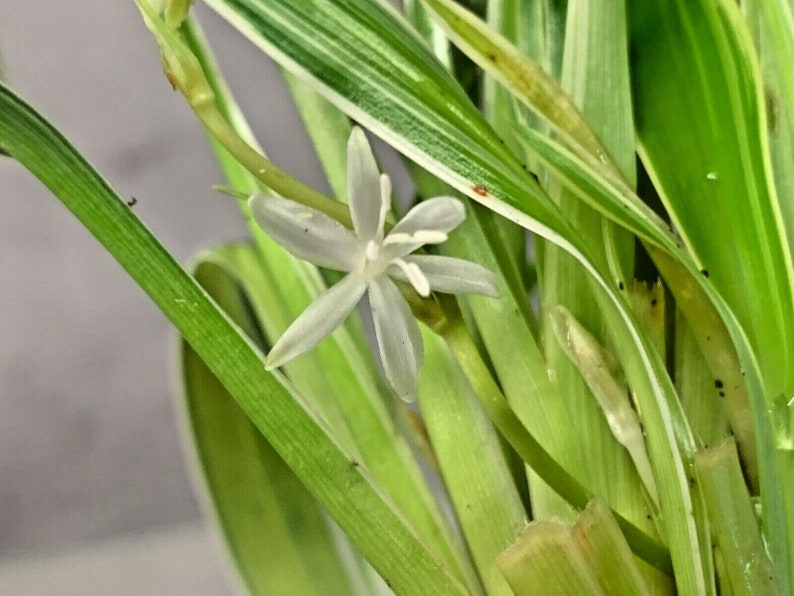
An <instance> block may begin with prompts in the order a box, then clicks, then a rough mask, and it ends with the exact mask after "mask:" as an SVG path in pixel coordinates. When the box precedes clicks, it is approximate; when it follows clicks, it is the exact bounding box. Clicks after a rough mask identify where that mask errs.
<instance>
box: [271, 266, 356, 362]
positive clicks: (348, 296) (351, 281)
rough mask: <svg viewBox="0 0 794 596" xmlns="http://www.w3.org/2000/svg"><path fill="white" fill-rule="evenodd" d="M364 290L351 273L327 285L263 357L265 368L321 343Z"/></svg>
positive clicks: (348, 311)
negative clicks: (265, 357)
mask: <svg viewBox="0 0 794 596" xmlns="http://www.w3.org/2000/svg"><path fill="white" fill-rule="evenodd" d="M366 289H367V285H366V282H364V280H363V279H361V277H360V276H358V275H355V274H352V273H351V274H349V275H347V276H345V277H344V278H343V279H342V280H341V281H340V282H339V283H338V284H336V285H334V286H331V287H330V288H328V289H327V290H326V291H325V292H324V293H323V294H321V295H320V296H319V297H318V298H317V299H316V300H315V301H314V302H312V303H311V304H310V305H309V306H308V307H307V308H306V310H304V311H303V312H302V313H301V314H300V316H299V317H298V318H297V319H295V320H294V321H293V322H292V325H290V326H289V327H288V328H287V330H286V331H285V332H284V333H283V334H282V335H281V337H280V338H279V339H278V341H277V342H276V344H275V345H274V346H273V349H271V350H270V352H269V353H268V355H267V359H266V360H265V362H266V364H267V367H268V369H272V368H278V367H279V366H281V365H282V364H284V363H285V362H289V361H290V360H292V359H293V358H296V357H298V356H300V355H301V354H303V353H304V352H308V351H309V350H311V349H312V348H313V347H314V346H316V345H317V344H318V343H320V341H321V340H322V339H323V338H324V337H325V336H326V335H328V334H330V333H331V332H332V331H333V330H334V329H335V328H336V327H337V325H339V323H341V322H342V320H343V319H344V318H345V317H346V316H347V315H348V314H350V311H351V310H353V308H354V307H355V306H356V304H358V302H359V300H361V297H362V296H363V295H364V292H365V291H366Z"/></svg>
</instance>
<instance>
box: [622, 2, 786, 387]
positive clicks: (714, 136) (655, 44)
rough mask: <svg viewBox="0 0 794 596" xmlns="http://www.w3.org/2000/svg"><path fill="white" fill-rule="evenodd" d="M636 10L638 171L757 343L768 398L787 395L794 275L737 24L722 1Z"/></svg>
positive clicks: (757, 91)
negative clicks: (646, 173) (642, 172)
mask: <svg viewBox="0 0 794 596" xmlns="http://www.w3.org/2000/svg"><path fill="white" fill-rule="evenodd" d="M632 4H633V10H632V17H631V22H632V29H633V31H632V40H633V43H634V45H635V47H636V51H635V52H634V56H635V60H634V63H633V66H634V79H633V81H634V91H635V100H636V106H637V130H638V134H639V137H640V141H641V149H642V151H641V155H642V157H643V162H644V163H645V165H646V168H647V169H648V171H649V173H650V175H651V177H652V179H653V180H654V185H655V187H656V188H657V190H658V191H659V192H660V194H661V197H662V200H663V201H664V204H665V207H666V208H667V211H668V213H669V214H670V216H671V218H672V221H673V223H674V224H675V226H676V227H677V229H678V231H679V233H680V234H681V236H682V238H683V240H684V243H685V244H686V245H687V247H688V249H689V250H690V251H691V253H692V255H693V258H694V259H695V261H696V263H697V265H698V268H699V269H701V270H702V271H705V272H707V273H704V275H708V280H709V283H710V284H711V285H713V286H714V287H715V289H716V290H717V291H718V292H719V293H720V294H721V295H722V296H723V297H724V298H725V300H726V302H727V303H728V305H729V306H730V307H731V309H732V310H733V312H734V313H735V314H736V317H737V318H738V319H739V321H740V322H741V324H742V326H743V328H744V329H745V331H746V332H747V334H748V336H749V337H750V340H751V342H752V345H753V346H754V348H755V352H756V354H757V355H758V358H759V361H760V363H761V366H762V369H763V372H764V378H765V381H766V387H767V395H768V396H774V395H777V394H779V393H781V392H782V391H784V390H788V391H791V390H793V389H794V368H792V367H791V362H792V361H794V285H793V284H794V272H792V264H791V254H790V253H789V250H788V244H787V242H786V239H785V233H784V231H783V225H782V221H781V216H780V212H779V210H778V206H777V200H776V196H775V189H774V185H773V183H772V181H771V179H770V178H769V174H770V164H769V155H768V152H767V148H766V132H765V130H766V122H765V119H764V118H763V107H762V106H763V96H762V93H761V87H760V80H759V78H760V77H759V72H758V66H757V63H756V57H755V56H754V53H753V51H752V46H751V43H750V38H749V35H748V32H747V30H746V27H745V25H744V23H743V21H742V18H741V14H740V13H739V10H738V8H737V7H736V5H735V3H732V2H727V1H726V2H717V1H715V0H710V1H707V2H700V3H695V4H692V3H688V4H686V5H685V6H684V5H682V4H680V3H675V2H658V3H652V4H649V3H646V2H633V3H632ZM660 88H662V89H664V88H667V89H676V90H679V92H676V93H659V92H658V90H659V89H660ZM681 131H686V134H681ZM692 197H697V200H692ZM727 243H730V246H731V250H725V247H726V244H727ZM759 313H763V316H758V315H759Z"/></svg>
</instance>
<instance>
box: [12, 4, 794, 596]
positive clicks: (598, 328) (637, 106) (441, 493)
mask: <svg viewBox="0 0 794 596" xmlns="http://www.w3.org/2000/svg"><path fill="white" fill-rule="evenodd" d="M136 3H137V5H138V7H139V8H140V10H141V13H142V15H143V19H144V21H145V23H146V25H147V26H148V27H149V28H150V30H151V31H152V33H153V35H154V38H155V39H156V41H157V43H158V45H159V48H160V52H161V55H162V58H163V66H164V70H165V73H166V76H167V77H168V79H169V81H170V82H171V84H172V85H173V86H174V88H176V89H179V90H180V91H181V92H182V93H183V94H184V96H185V98H186V100H187V102H188V104H189V105H190V107H191V108H192V109H193V110H194V111H195V113H196V115H197V117H198V120H199V121H200V122H201V123H202V125H203V126H204V127H205V128H206V130H207V132H208V137H209V142H210V144H211V146H212V148H213V149H214V150H215V152H216V154H217V157H218V160H219V163H220V164H221V167H222V169H223V172H224V173H225V176H226V181H225V182H224V183H223V184H224V187H223V189H222V190H223V191H224V192H226V193H227V194H230V195H232V196H233V197H236V199H237V202H238V205H239V207H240V209H241V210H242V213H243V215H244V217H245V218H246V219H247V220H248V221H249V223H250V230H251V241H250V242H248V243H237V244H225V245H221V246H217V247H212V248H208V249H207V250H206V251H205V252H203V253H202V254H200V255H198V256H197V258H196V260H195V261H194V262H193V263H192V265H191V267H192V271H191V273H190V274H189V273H187V272H186V271H185V270H183V269H182V268H181V267H180V266H179V265H178V264H177V263H176V262H175V261H174V259H173V258H172V257H171V256H170V255H169V253H168V252H167V251H166V250H165V249H164V248H163V247H162V246H161V245H160V244H159V242H158V241H157V239H156V238H154V237H153V236H152V234H151V233H149V232H148V230H147V229H146V228H145V226H144V225H143V224H142V223H141V222H140V221H139V220H138V219H137V217H136V216H135V215H133V214H132V212H131V211H130V210H129V209H128V208H127V206H126V205H125V204H124V202H123V201H122V200H121V199H120V198H119V197H118V196H117V195H116V194H115V193H114V191H113V190H112V189H111V187H110V186H109V185H108V184H107V182H105V181H104V179H102V178H101V176H100V175H99V174H98V173H97V172H95V171H94V170H93V169H92V168H91V166H90V165H89V164H88V163H87V161H86V160H85V159H84V158H83V157H81V156H80V154H79V153H78V152H77V151H76V150H75V149H74V148H73V147H72V146H71V145H70V144H69V143H68V141H66V140H65V139H64V138H63V137H62V136H61V135H60V134H59V133H58V132H57V131H56V130H55V129H54V128H53V127H52V126H51V125H50V124H48V123H47V122H46V120H45V119H44V118H43V117H42V116H40V115H39V114H37V113H36V112H35V111H34V110H33V108H31V107H30V106H28V105H27V104H26V103H25V102H24V101H23V100H22V99H21V98H19V97H17V96H15V95H14V94H13V92H11V91H10V90H9V89H7V88H6V87H2V88H0V113H2V114H3V117H2V118H0V148H2V149H3V150H4V151H5V152H6V153H8V154H9V155H10V156H12V157H13V158H15V159H17V160H19V161H20V162H21V163H22V164H23V165H24V166H25V167H27V168H28V169H30V170H31V171H32V172H33V173H34V174H35V175H36V176H38V177H39V178H40V179H41V180H42V181H43V182H44V183H45V184H47V185H48V186H49V187H50V188H51V189H52V191H53V192H54V194H55V195H57V196H58V197H59V198H60V199H61V200H62V201H63V202H64V203H65V204H66V205H67V206H68V207H69V208H70V209H71V210H72V211H73V212H74V213H75V215H76V216H77V217H78V218H80V219H81V221H82V222H83V223H84V224H85V225H86V227H88V228H89V230H91V232H92V233H94V234H95V235H96V236H97V237H98V238H99V240H100V241H101V242H102V244H103V245H104V246H105V248H106V249H107V250H108V251H109V252H111V253H112V254H113V255H114V256H115V257H116V258H117V259H118V261H119V262H120V263H121V264H122V266H123V267H125V268H126V269H127V271H128V272H129V273H130V274H131V276H132V277H133V278H134V279H135V280H136V281H137V282H138V283H139V284H140V285H141V286H142V287H143V288H144V289H145V290H146V291H147V292H148V293H149V295H150V296H151V297H152V299H153V300H154V301H155V302H156V303H157V305H158V306H159V307H160V308H161V309H162V310H163V312H164V313H165V314H166V315H167V316H168V317H169V318H170V319H171V321H172V322H173V323H174V325H175V326H176V328H177V329H178V331H179V332H180V334H181V337H182V338H183V340H182V343H181V348H180V364H181V372H182V379H183V399H182V400H181V402H180V407H181V409H182V411H183V412H184V414H185V416H184V420H185V434H186V437H187V438H188V443H189V445H188V450H189V452H190V454H191V461H192V462H193V463H194V464H195V465H196V467H197V469H198V471H199V474H198V476H199V477H200V481H199V484H200V487H199V488H200V490H201V491H202V494H203V495H205V502H206V506H207V507H206V508H207V511H208V513H209V515H210V516H211V517H212V518H213V519H214V520H215V522H216V524H217V527H218V529H219V531H220V533H221V534H222V536H223V537H224V539H225V543H226V545H227V546H228V552H229V553H230V555H231V559H232V561H233V562H234V564H235V567H236V569H237V571H238V572H239V573H238V576H239V578H240V580H241V584H242V585H243V586H244V588H245V589H246V590H248V591H250V592H251V593H254V594H329V593H333V594H363V593H366V594H369V593H389V592H390V591H393V592H394V593H397V594H489V595H491V594H518V595H523V594H535V593H560V594H567V593H570V594H584V593H587V594H589V593H593V594H598V593H608V594H651V593H676V592H677V593H681V594H716V593H718V592H719V593H725V594H777V593H779V594H788V593H791V592H792V590H794V564H793V563H792V561H793V560H794V268H793V266H792V250H793V249H794V162H792V158H793V157H794V136H792V135H793V133H794V129H793V128H792V122H791V116H792V114H794V111H793V110H794V68H792V66H794V16H792V10H794V8H792V5H791V4H790V3H787V2H784V1H783V0H742V1H741V2H738V3H737V2H735V1H733V0H702V1H701V2H679V1H674V0H658V1H657V2H646V1H645V0H567V1H566V0H489V1H487V2H486V1H485V0H481V1H478V0H468V1H465V2H464V1H461V2H455V1H454V0H421V1H420V0H404V2H402V3H401V4H399V5H398V6H396V7H395V5H392V4H389V3H386V2H384V1H380V0H301V2H294V1H292V0H204V3H205V4H206V5H208V6H209V7H210V8H211V9H213V10H214V11H215V12H216V13H217V14H218V15H220V17H222V18H223V19H225V20H227V21H228V22H229V23H231V24H232V25H233V26H234V27H235V28H236V29H237V30H238V31H239V32H240V33H241V34H242V35H244V36H246V37H247V38H248V39H250V40H251V42H252V43H254V44H255V45H256V46H258V47H259V48H261V49H262V50H263V52H264V53H265V54H267V55H268V56H269V57H270V58H271V59H273V60H275V61H276V62H277V63H278V64H279V65H280V66H281V68H282V72H283V74H284V78H285V80H286V82H287V85H288V86H289V89H290V91H291V93H292V97H293V98H294V101H295V105H296V106H297V108H298V110H299V111H300V114H301V116H302V118H303V121H304V123H305V125H306V129H307V131H308V133H309V136H310V138H311V139H312V142H313V144H314V147H315V149H316V152H317V155H318V157H319V160H320V163H321V164H322V167H323V169H324V171H325V174H326V177H327V179H328V182H329V187H330V188H331V190H332V194H333V195H334V196H333V197H328V196H325V195H323V194H322V193H320V192H318V191H317V190H315V189H312V188H309V187H307V186H306V185H304V184H303V183H301V182H300V180H299V179H298V178H299V174H297V173H287V172H285V171H283V170H281V169H279V168H278V167H276V166H275V165H274V164H272V163H271V162H270V161H269V160H268V159H267V157H266V154H265V152H264V149H263V148H262V147H260V146H259V144H258V143H257V141H256V139H255V136H254V134H253V132H252V130H251V129H250V128H249V126H248V124H247V123H246V119H245V116H244V114H243V113H242V112H241V110H240V108H239V107H238V106H237V104H236V103H235V100H234V97H233V95H232V92H231V90H230V89H229V88H228V86H227V85H226V83H225V81H224V79H223V76H222V73H221V71H220V69H219V67H218V65H217V64H216V62H215V60H214V57H213V55H212V51H211V48H210V45H209V42H208V41H207V39H206V38H205V37H204V35H203V33H202V30H201V27H200V24H199V22H198V20H197V18H196V16H195V15H194V14H193V13H192V11H191V9H190V4H191V3H190V2H187V1H185V0H182V1H170V2H168V1H167V2H159V3H156V4H157V5H156V6H155V5H153V4H151V3H150V2H149V1H147V0H136ZM263 59H264V58H263ZM252 68H254V69H255V65H253V66H252ZM255 72H256V71H255V70H252V73H255ZM252 76H254V75H252ZM356 125H358V126H356ZM359 127H361V128H364V129H367V130H368V131H369V132H370V133H371V134H372V135H375V136H377V137H380V138H381V139H383V140H384V141H386V143H388V144H389V145H391V146H392V147H394V148H395V149H396V150H397V151H398V152H399V153H401V154H402V155H403V156H404V158H405V163H406V165H407V169H408V171H409V172H410V175H411V177H412V179H413V183H414V188H415V189H416V197H415V206H414V207H413V209H412V210H411V211H410V212H409V213H408V214H407V215H405V214H404V211H405V209H402V210H401V209H399V208H393V209H391V212H387V210H388V209H389V206H390V205H391V200H390V186H389V183H388V177H387V176H381V177H380V178H379V177H378V176H379V173H378V168H377V165H376V163H375V161H374V158H373V156H372V154H371V152H370V150H369V146H368V144H367V141H366V138H365V136H364V133H363V132H362V130H361V128H359ZM285 142H289V139H286V140H285ZM362 172H363V173H362ZM378 181H380V182H378ZM437 197H443V199H439V198H437ZM367 201H369V202H370V203H371V204H369V203H367ZM442 206H443V208H442ZM379 209H380V211H379ZM403 215H405V216H404V218H401V216H403ZM420 219H421V220H422V224H423V226H424V227H420V226H418V223H417V222H418V221H419V220H420ZM301 222H307V223H306V225H305V228H304V226H303V223H301ZM308 222H311V223H308ZM406 222H408V223H406ZM414 224H416V225H414ZM458 224H459V225H458ZM453 228H454V229H453ZM329 230H331V231H329ZM307 238H308V239H307ZM422 244H426V246H425V247H424V248H420V246H421V245H422ZM395 246H401V247H402V248H400V249H399V250H397V249H395V248H394V247H395ZM416 249H419V250H420V251H421V252H420V253H417V254H415V255H411V254H409V253H411V252H413V251H414V250H416ZM389 251H393V252H389ZM394 251H396V252H394ZM384 255H387V256H384ZM387 257H388V258H387ZM304 259H308V261H307V260H304ZM362 259H363V260H362ZM309 261H312V262H314V263H318V264H319V266H318V265H315V264H312V263H311V262H309ZM362 263H363V264H362ZM334 269H342V270H344V271H345V272H347V275H346V276H345V277H344V278H342V276H340V274H339V273H338V272H337V271H335V270H334ZM329 288H331V289H330V290H329ZM365 292H366V294H367V295H368V296H369V303H370V305H371V307H372V308H371V309H366V308H365V309H359V310H353V309H354V305H355V304H356V303H357V302H358V301H359V299H361V297H362V296H363V295H364V293H365ZM470 292H473V293H470ZM480 294H482V295H480ZM307 309H308V310H307ZM351 310H352V311H353V312H352V314H351V315H350V316H346V315H347V313H348V312H350V311H351ZM304 311H306V313H305V314H303V315H302V313H303V312H304ZM371 322H374V333H373V332H368V331H367V329H368V323H371ZM334 327H335V330H334ZM332 330H333V331H332ZM323 337H324V339H322V338H323ZM373 337H374V339H373ZM285 346H286V347H285ZM296 346H297V347H296ZM271 349H272V350H273V351H272V352H271ZM268 354H270V355H269V356H267V355H268ZM266 356H267V360H266ZM275 367H278V368H275ZM414 400H415V403H414Z"/></svg>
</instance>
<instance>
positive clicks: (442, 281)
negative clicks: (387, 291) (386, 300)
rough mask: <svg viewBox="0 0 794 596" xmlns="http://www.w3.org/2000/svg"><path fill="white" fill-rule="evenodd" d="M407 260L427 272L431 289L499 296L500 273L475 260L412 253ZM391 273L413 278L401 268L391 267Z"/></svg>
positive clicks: (403, 277) (400, 278) (396, 277)
mask: <svg viewBox="0 0 794 596" xmlns="http://www.w3.org/2000/svg"><path fill="white" fill-rule="evenodd" d="M402 260H403V261H405V262H407V263H409V264H413V265H417V266H418V267H419V269H421V270H422V273H424V274H425V277H426V278H427V281H428V282H430V288H431V289H432V290H435V291H438V292H444V293H446V294H484V295H485V296H491V297H493V298H498V297H499V285H498V281H497V278H496V276H495V275H494V274H493V273H491V272H490V271H488V269H486V268H485V267H481V266H480V265H477V264H476V263H472V262H471V261H465V260H463V259H456V258H454V257H439V256H436V255H408V256H406V257H403V259H402ZM387 273H388V274H389V275H391V276H392V277H393V278H395V279H399V280H402V281H409V282H410V279H409V277H408V275H406V272H405V271H404V270H403V268H401V267H397V266H394V265H392V266H390V267H389V269H388V271H387Z"/></svg>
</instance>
